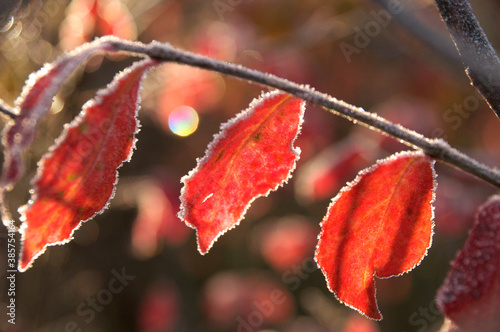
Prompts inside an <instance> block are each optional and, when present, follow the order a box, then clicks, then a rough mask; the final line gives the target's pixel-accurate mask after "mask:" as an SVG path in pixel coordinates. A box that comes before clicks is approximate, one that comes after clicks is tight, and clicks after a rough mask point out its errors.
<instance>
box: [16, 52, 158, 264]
mask: <svg viewBox="0 0 500 332" xmlns="http://www.w3.org/2000/svg"><path fill="white" fill-rule="evenodd" d="M157 63H158V62H156V61H153V60H143V61H141V62H139V63H137V64H135V65H134V66H132V67H130V68H129V69H126V70H125V71H124V72H123V73H121V74H119V75H117V76H116V77H115V79H114V80H113V82H112V83H111V84H110V85H109V86H108V87H107V88H106V89H104V90H102V91H100V92H98V96H97V98H95V99H94V100H93V101H90V102H89V103H87V104H86V105H85V106H84V108H83V110H82V112H81V114H80V115H79V116H78V117H77V118H76V119H75V120H73V121H72V122H71V123H70V124H69V125H68V126H67V127H66V129H65V130H64V132H63V134H62V135H61V137H60V138H59V139H58V140H57V142H56V144H55V145H54V146H53V147H52V148H51V150H50V152H49V153H48V154H47V155H45V156H44V157H43V158H42V160H41V161H40V163H39V169H38V173H37V176H36V177H35V180H34V189H33V196H32V199H31V200H30V202H29V204H27V205H25V206H23V207H22V208H21V209H20V212H21V220H23V225H22V227H21V234H22V242H23V245H22V249H21V258H20V262H19V270H20V271H24V270H26V269H28V268H29V267H30V265H31V263H32V261H33V260H34V259H36V257H38V256H39V255H40V254H42V253H43V252H44V251H45V247H46V246H48V245H55V244H63V243H65V242H68V241H70V240H71V236H72V234H73V232H74V230H75V229H77V228H78V227H79V226H80V224H81V222H83V221H86V220H88V219H90V218H92V217H93V216H94V215H95V214H96V213H99V212H100V211H102V210H103V209H104V208H105V207H106V204H107V202H108V200H109V199H110V197H111V196H112V195H113V191H114V186H115V183H116V181H117V171H116V170H117V168H118V167H120V166H121V164H122V163H123V162H124V161H128V160H129V158H130V157H131V152H132V149H133V146H134V144H135V138H134V135H135V133H136V131H137V128H138V127H137V126H138V124H137V120H136V113H137V111H138V102H139V100H138V99H139V91H140V85H141V80H142V77H143V76H144V74H145V72H146V70H148V69H149V68H150V67H152V66H154V65H156V64H157Z"/></svg>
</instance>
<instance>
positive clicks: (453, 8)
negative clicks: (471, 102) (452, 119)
mask: <svg viewBox="0 0 500 332" xmlns="http://www.w3.org/2000/svg"><path fill="white" fill-rule="evenodd" d="M435 1H436V5H437V7H438V9H439V12H440V14H441V17H442V18H443V21H444V22H445V23H446V26H447V27H448V30H449V31H450V34H451V36H452V37H453V40H454V42H455V45H456V47H457V50H458V52H459V53H460V56H461V58H462V61H463V63H464V66H465V67H466V69H465V71H466V73H467V75H468V76H469V79H470V81H471V83H472V84H473V85H474V87H475V88H476V89H477V90H478V91H479V92H480V93H481V94H482V95H483V98H484V99H485V100H486V102H487V103H488V104H489V105H490V107H491V109H492V110H493V111H494V112H495V114H496V115H497V117H498V118H500V59H499V58H498V56H497V54H496V52H495V49H494V48H493V46H491V43H490V42H489V41H488V37H487V36H486V34H485V33H484V31H483V29H482V28H481V25H480V24H479V22H478V20H477V19H476V17H475V16H474V12H473V11H472V7H471V5H470V4H469V2H468V1H467V0H435Z"/></svg>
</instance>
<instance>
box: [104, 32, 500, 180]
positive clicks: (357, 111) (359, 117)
mask: <svg viewBox="0 0 500 332" xmlns="http://www.w3.org/2000/svg"><path fill="white" fill-rule="evenodd" d="M111 43H112V44H113V46H114V47H115V48H116V49H118V50H121V51H126V52H132V53H136V54H138V55H142V56H143V55H148V56H150V57H152V58H155V59H157V60H161V61H166V62H176V63H180V64H185V65H190V66H194V67H198V68H203V69H207V70H211V71H215V72H218V73H221V74H225V75H229V76H233V77H236V78H239V79H243V80H246V81H250V82H252V83H258V84H260V85H263V86H267V87H272V88H275V89H279V90H282V91H285V92H288V93H290V94H292V95H294V96H296V97H298V98H301V99H303V100H305V101H308V102H310V103H314V104H317V105H320V106H323V107H325V108H327V109H328V110H329V111H330V112H332V113H335V114H337V115H341V116H343V117H345V118H347V119H349V120H350V121H353V122H355V123H356V122H359V123H360V124H362V125H364V126H366V127H368V128H370V129H372V130H378V131H380V132H381V133H383V134H386V135H389V136H392V137H394V138H396V139H399V140H400V141H401V142H402V143H405V144H406V145H408V146H410V147H412V148H418V149H421V150H422V151H424V153H425V154H427V155H428V156H430V157H432V158H434V159H436V160H440V161H442V162H445V163H448V164H450V165H452V166H455V167H457V168H459V169H462V170H464V171H465V172H467V173H470V174H473V175H475V176H477V177H478V178H481V179H483V180H485V181H486V182H488V183H490V184H492V185H494V186H496V187H498V188H500V171H499V170H498V169H496V168H491V167H488V166H486V165H484V164H481V163H480V162H478V161H476V160H475V159H473V158H471V157H469V156H467V155H466V154H464V153H462V152H460V151H458V150H457V149H455V148H453V147H451V146H450V145H449V144H448V143H447V142H446V141H444V140H443V139H439V138H434V139H430V138H426V137H424V136H423V135H421V134H419V133H417V132H415V131H413V130H409V129H407V128H405V127H403V126H401V125H399V124H395V123H392V122H390V121H388V120H386V119H384V118H382V117H380V116H378V115H376V114H374V113H370V112H367V111H365V110H364V109H362V108H360V107H356V106H354V105H350V104H348V103H346V102H344V101H342V100H338V99H336V98H334V97H332V96H330V95H327V94H325V93H322V92H318V91H315V90H314V89H313V88H311V87H309V86H307V85H300V84H297V83H295V82H291V81H288V80H286V79H284V78H280V77H277V76H274V75H271V74H267V73H263V72H260V71H257V70H253V69H249V68H246V67H243V66H241V65H236V64H232V63H227V62H223V61H218V60H214V59H211V58H208V57H205V56H202V55H199V54H195V53H191V52H188V51H184V50H180V49H177V48H174V47H172V46H171V45H170V44H167V43H159V42H152V43H150V44H148V45H145V44H142V43H139V42H127V41H122V40H117V39H115V42H113V41H111Z"/></svg>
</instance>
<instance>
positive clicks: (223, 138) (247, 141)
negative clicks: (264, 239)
mask: <svg viewBox="0 0 500 332" xmlns="http://www.w3.org/2000/svg"><path fill="white" fill-rule="evenodd" d="M303 113H304V105H303V103H301V101H300V99H298V98H295V97H292V96H290V95H287V94H284V93H281V92H271V93H267V94H264V95H262V96H261V98H260V99H258V100H254V101H253V102H252V103H251V104H250V107H249V108H248V109H247V110H245V111H243V112H242V113H240V114H239V115H238V116H237V117H235V118H234V119H233V120H230V121H229V122H227V123H226V124H224V125H223V126H222V131H221V132H220V133H219V134H218V135H217V136H216V137H215V139H214V141H213V142H212V143H211V144H210V145H209V147H208V150H207V152H206V154H205V157H203V158H202V159H201V160H199V161H198V166H197V167H196V168H195V169H194V170H192V171H191V172H190V173H189V174H188V175H187V176H185V177H184V178H182V182H183V183H184V187H183V188H182V192H181V211H180V213H179V217H180V218H181V219H182V220H184V221H185V222H186V224H187V225H189V226H190V227H193V228H196V230H197V235H198V250H199V251H200V252H201V253H202V254H205V253H206V252H207V251H208V250H209V249H210V247H211V246H212V245H213V243H214V242H215V241H216V240H217V238H218V237H219V236H220V235H222V234H223V233H225V232H226V231H227V230H229V229H231V228H233V227H235V226H236V225H237V224H238V223H239V222H240V221H241V219H242V218H243V216H244V215H245V212H246V210H247V209H248V207H249V206H250V204H251V202H252V201H253V200H254V199H256V198H257V197H259V196H265V195H267V194H268V193H269V192H270V191H271V190H276V189H277V188H278V186H279V185H281V184H282V183H283V182H284V181H286V180H287V179H288V178H289V177H290V174H291V172H292V170H293V169H294V167H295V162H296V160H297V159H298V157H299V153H300V149H298V148H294V147H293V142H294V140H295V138H296V136H297V134H298V132H299V130H300V125H301V123H302V117H303Z"/></svg>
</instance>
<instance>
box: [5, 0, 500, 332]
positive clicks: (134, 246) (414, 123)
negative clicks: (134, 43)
mask: <svg viewBox="0 0 500 332" xmlns="http://www.w3.org/2000/svg"><path fill="white" fill-rule="evenodd" d="M389 3H391V4H392V7H390V8H388V9H387V10H386V12H385V13H388V15H384V14H382V13H381V12H380V11H381V10H382V8H381V7H379V6H378V5H377V4H376V3H374V2H372V1H368V0H358V1H354V0H353V1H349V0H335V1H324V0H312V1H295V0H286V1H285V0H273V1H262V0H210V1H201V0H184V1H180V0H148V1H140V0H73V1H68V0H44V1H40V0H31V1H25V0H2V2H1V5H0V20H1V27H0V98H2V99H3V100H4V101H6V102H7V103H9V104H10V105H13V104H14V101H15V99H16V98H17V96H18V95H19V94H20V92H21V90H22V87H23V85H24V82H25V80H26V79H27V77H28V75H29V74H30V73H31V72H33V71H36V70H38V69H39V68H40V67H41V66H42V65H43V64H44V63H46V62H50V61H53V60H54V59H55V58H57V56H58V55H61V54H62V53H64V52H66V51H68V50H71V49H73V48H75V47H76V46H78V45H80V44H82V43H85V42H87V41H90V40H92V39H93V38H94V37H96V36H103V35H108V34H112V35H116V36H119V37H121V38H126V39H131V40H140V41H142V42H150V41H152V40H158V41H162V42H169V43H171V44H173V45H174V46H177V47H180V48H184V49H186V50H190V51H193V52H197V53H201V54H204V55H207V56H210V57H213V58H217V59H220V60H224V61H229V62H234V63H239V64H243V65H245V66H248V67H250V68H255V69H258V70H262V71H265V72H270V73H274V74H276V75H278V76H281V77H285V78H288V79H290V80H293V81H295V82H298V83H304V84H310V85H311V86H313V87H314V88H316V89H317V90H320V91H322V92H326V93H329V94H331V95H332V96H334V97H336V98H339V99H343V100H345V101H347V102H349V103H352V104H354V105H357V106H361V107H363V108H365V109H366V110H368V111H372V112H376V113H378V114H380V115H382V116H384V117H386V118H388V119H390V120H392V121H394V122H397V123H401V124H403V125H405V126H407V127H409V128H411V129H414V130H416V131H418V132H420V133H422V134H424V135H426V136H428V137H443V138H446V139H447V140H448V141H449V142H450V143H451V144H452V145H454V146H456V147H458V148H459V149H461V150H462V151H465V152H467V153H468V154H470V155H471V156H474V157H476V158H477V159H478V160H480V161H483V162H485V163H487V164H488V165H499V162H500V144H498V142H499V141H500V122H499V121H498V119H496V118H495V116H494V114H493V112H492V111H491V110H489V109H488V107H487V105H486V103H485V102H484V101H483V100H482V99H481V98H480V97H478V95H477V94H476V93H475V91H474V89H473V88H472V87H471V86H470V84H469V82H468V79H467V77H466V76H465V74H464V71H463V69H462V68H461V67H460V66H459V65H457V64H456V63H454V62H453V61H451V60H450V59H448V58H447V57H445V56H443V55H441V54H439V53H437V52H436V51H434V50H432V49H431V48H429V47H428V46H427V45H426V44H425V43H424V42H422V41H421V40H419V39H417V38H416V37H414V35H413V34H411V33H410V32H408V31H407V30H406V29H405V28H403V27H402V26H401V25H400V23H399V22H398V19H400V13H401V10H402V9H401V8H405V10H406V11H408V12H409V13H410V14H411V15H413V16H415V17H417V18H419V19H420V20H421V21H422V22H423V23H425V25H426V26H427V27H430V28H432V29H434V30H435V31H437V32H438V33H436V35H441V34H442V35H443V36H444V37H445V41H446V42H447V43H448V44H451V41H450V39H449V38H447V37H446V30H445V27H444V25H443V24H442V22H441V20H440V17H439V15H438V13H437V11H436V9H435V6H434V5H433V3H432V1H430V0H429V1H424V0H420V1H419V0H411V1H410V0H408V1H407V0H405V1H403V0H401V1H397V0H393V1H389ZM398 5H399V6H401V8H399V7H398ZM472 5H473V7H474V9H475V12H476V15H477V16H478V18H479V19H480V21H481V22H482V25H483V28H484V29H485V31H486V32H487V34H488V35H489V38H490V41H492V43H493V45H494V46H495V47H496V48H497V49H498V47H499V44H500V29H498V14H499V12H500V2H499V1H482V2H479V1H473V2H472ZM398 8H399V9H398ZM133 60H134V59H132V58H127V57H124V56H119V55H113V56H108V57H103V56H97V57H93V58H92V59H91V60H90V61H89V62H88V63H87V64H86V65H85V66H83V67H82V68H79V69H78V70H77V73H75V74H74V75H73V76H72V77H71V78H70V79H69V80H68V81H67V82H66V83H65V85H64V87H63V88H62V89H61V91H60V92H59V94H58V95H57V97H56V98H55V101H54V104H53V107H52V109H51V112H50V114H49V115H48V116H47V117H46V118H45V119H44V122H43V124H42V125H41V127H40V129H39V131H38V135H37V139H36V145H35V146H34V147H33V148H32V149H31V151H30V152H29V154H28V155H27V156H26V161H27V163H28V164H29V170H28V172H27V176H26V178H25V180H23V181H21V182H20V183H19V184H18V185H17V187H16V188H15V189H14V190H13V192H12V193H10V195H9V199H10V204H11V208H12V211H16V209H17V207H19V206H21V205H23V204H25V203H26V202H27V200H28V199H29V188H30V184H29V181H30V179H31V178H32V177H33V175H34V174H35V171H36V162H37V161H38V160H39V159H40V158H41V156H42V155H43V154H44V153H45V152H46V151H47V149H48V148H49V147H50V146H51V145H52V143H53V142H54V139H55V138H56V137H58V136H59V134H60V133H61V130H62V128H63V124H65V123H67V122H69V121H71V120H72V119H73V118H74V117H75V116H76V115H77V114H78V113H79V112H80V110H81V107H82V105H83V104H84V103H85V102H86V101H87V100H89V99H91V98H92V97H93V96H94V95H95V93H96V91H97V90H98V89H99V88H102V87H104V86H106V84H107V83H108V82H110V81H111V79H112V78H113V76H114V75H115V73H117V72H118V71H120V70H121V69H123V68H125V67H126V66H127V65H129V64H130V63H131V62H132V61H133ZM262 90H263V88H262V87H259V86H255V85H252V84H249V83H247V82H243V81H239V80H236V79H233V78H228V77H223V76H221V75H218V74H215V73H210V72H206V71H202V70H198V69H194V68H188V67H185V66H180V65H175V64H165V65H162V66H161V67H158V68H156V69H154V70H153V71H152V72H151V73H150V74H149V76H148V77H147V79H146V82H145V84H144V89H143V92H142V109H141V112H140V121H141V124H142V129H141V132H140V133H139V134H138V142H137V150H136V151H135V153H134V156H133V158H132V161H131V162H130V163H127V164H125V165H124V166H123V167H122V168H121V169H120V181H119V184H118V187H117V192H116V196H115V198H114V199H113V200H112V202H111V205H110V208H109V209H108V210H107V211H105V212H104V213H103V214H102V215H99V216H97V217H96V218H94V219H93V220H92V221H89V222H86V223H85V224H83V226H82V227H81V228H80V229H79V230H78V231H77V232H76V233H75V238H74V240H73V241H72V242H70V243H69V244H66V245H64V246H56V247H50V248H49V249H48V250H47V251H46V253H45V254H44V255H42V256H41V257H39V258H38V259H37V260H36V261H35V263H34V266H33V267H32V268H31V269H30V270H28V271H27V272H25V273H18V274H17V279H16V314H17V315H16V325H14V326H12V325H11V324H8V323H7V319H6V317H7V315H6V313H5V310H6V305H7V301H8V297H7V295H6V288H7V287H8V285H7V279H6V271H7V267H6V258H7V254H6V253H7V245H6V238H7V237H6V230H5V229H4V228H3V227H2V228H1V231H0V245H1V249H2V250H1V252H2V255H1V259H0V280H1V281H0V283H1V291H2V292H1V298H0V307H1V308H2V309H1V310H0V311H1V319H0V330H1V331H40V332H42V331H43V332H45V331H96V332H100V331H142V332H160V331H162V332H174V331H207V332H212V331H213V332H216V331H221V332H224V331H242V332H252V331H262V332H263V331H266V332H271V331H283V332H300V331H312V332H337V331H338V332H355V331H356V332H376V331H389V332H392V331H394V332H396V331H397V332H411V331H419V332H423V331H436V330H437V328H438V327H439V326H440V324H441V322H442V316H441V314H440V313H439V312H438V310H437V309H436V306H435V303H434V297H435V294H436V290H437V289H438V288H439V286H440V284H441V283H442V282H443V280H444V278H445V276H446V273H447V271H448V268H449V262H450V260H451V259H453V257H454V256H455V254H456V252H457V250H458V249H459V248H460V247H461V245H462V244H463V242H464V240H465V238H466V236H467V232H468V230H469V228H470V226H471V224H472V222H473V218H474V213H475V210H476V209H477V207H478V206H479V204H481V203H482V202H483V201H485V199H486V198H487V197H489V196H490V195H492V194H493V193H495V189H494V188H493V187H492V186H490V185H488V184H486V183H485V182H482V181H480V180H478V179H475V178H473V177H471V176H469V175H467V174H464V173H462V172H460V171H457V170H455V169H453V168H451V167H450V166H447V165H442V164H437V172H438V183H439V186H438V190H437V198H436V211H435V215H436V216H435V223H436V225H435V235H434V238H433V246H432V247H431V249H430V251H429V253H428V256H427V257H426V258H425V259H424V261H423V262H422V264H421V265H420V266H419V267H417V268H416V269H414V270H413V271H412V272H410V273H408V274H405V275H403V276H401V277H397V278H391V279H384V280H380V279H377V280H376V285H377V298H378V304H379V307H380V310H381V312H382V314H383V315H384V319H383V320H382V321H381V322H373V321H369V320H367V319H365V318H363V316H361V315H360V314H358V313H357V312H356V311H354V310H352V309H349V308H347V307H345V306H343V305H342V304H340V303H339V302H338V301H337V300H336V299H335V297H334V296H333V295H332V294H331V293H330V292H329V291H328V289H327V288H326V283H325V280H324V277H323V276H322V274H321V273H320V272H319V271H318V270H317V268H316V267H315V264H314V261H313V259H312V256H313V252H314V248H315V245H316V237H317V235H318V233H319V222H320V221H321V220H322V218H323V215H324V214H325V212H326V208H327V206H328V204H329V201H330V199H331V198H332V197H334V196H335V195H336V194H337V192H338V191H339V190H340V188H341V187H342V186H343V185H344V184H345V182H346V181H351V180H352V179H354V177H355V175H356V173H357V172H358V171H359V170H361V169H362V168H365V167H368V166H369V165H371V164H372V163H373V162H374V161H375V160H377V159H379V158H383V157H386V156H388V155H390V154H392V153H394V152H396V151H401V150H407V149H408V147H406V146H404V145H402V144H400V143H399V142H397V141H395V140H393V139H390V138H387V137H385V136H383V135H381V134H380V133H376V132H371V131H369V130H368V129H365V128H362V127H360V126H357V125H353V124H352V123H350V122H349V121H347V120H345V119H343V118H340V117H336V116H335V115H332V114H330V113H328V112H325V111H324V110H322V109H321V108H319V107H316V106H314V105H308V106H307V111H306V115H305V123H304V125H303V129H302V133H301V135H300V137H299V138H298V139H297V142H296V145H297V146H299V147H300V148H301V150H302V154H301V159H300V161H299V163H298V165H297V169H296V171H295V172H294V177H293V178H292V179H291V180H290V181H289V183H288V184H286V185H285V186H283V187H282V188H280V189H279V190H278V191H276V192H273V193H271V194H270V195H269V197H267V198H259V199H257V200H256V201H255V202H254V203H253V204H252V207H251V208H250V209H249V211H248V213H247V215H246V217H245V219H244V221H243V222H242V223H241V225H240V226H238V227H237V228H235V229H234V230H231V231H230V232H229V233H228V234H226V235H224V236H222V237H221V238H220V239H219V240H218V241H217V242H216V244H215V245H214V247H213V248H212V249H211V251H210V253H209V254H207V255H205V256H201V255H200V254H199V253H198V252H197V250H196V239H195V232H194V230H192V229H190V228H188V227H186V226H185V225H184V224H183V223H181V222H180V221H179V220H178V219H177V217H176V213H177V211H178V207H179V201H178V196H179V191H180V188H181V184H180V178H181V177H182V176H183V175H185V174H187V173H188V172H189V171H190V170H191V169H192V168H194V166H195V165H196V158H199V157H202V156H203V154H204V151H205V148H206V146H207V144H208V143H209V142H210V141H211V140H212V137H213V135H214V134H215V133H217V132H218V131H219V126H220V124H221V123H223V122H225V121H227V120H228V119H230V118H231V117H233V116H234V115H235V114H237V113H238V112H240V111H241V110H243V109H245V108H246V107H247V106H248V104H249V103H250V102H251V101H252V99H253V98H256V97H258V96H259V95H260V92H261V91H262ZM6 121H7V120H6V119H2V120H1V122H2V125H3V124H5V123H6ZM17 240H18V242H17V244H18V245H19V238H18V239H17ZM4 253H5V254H4Z"/></svg>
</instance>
